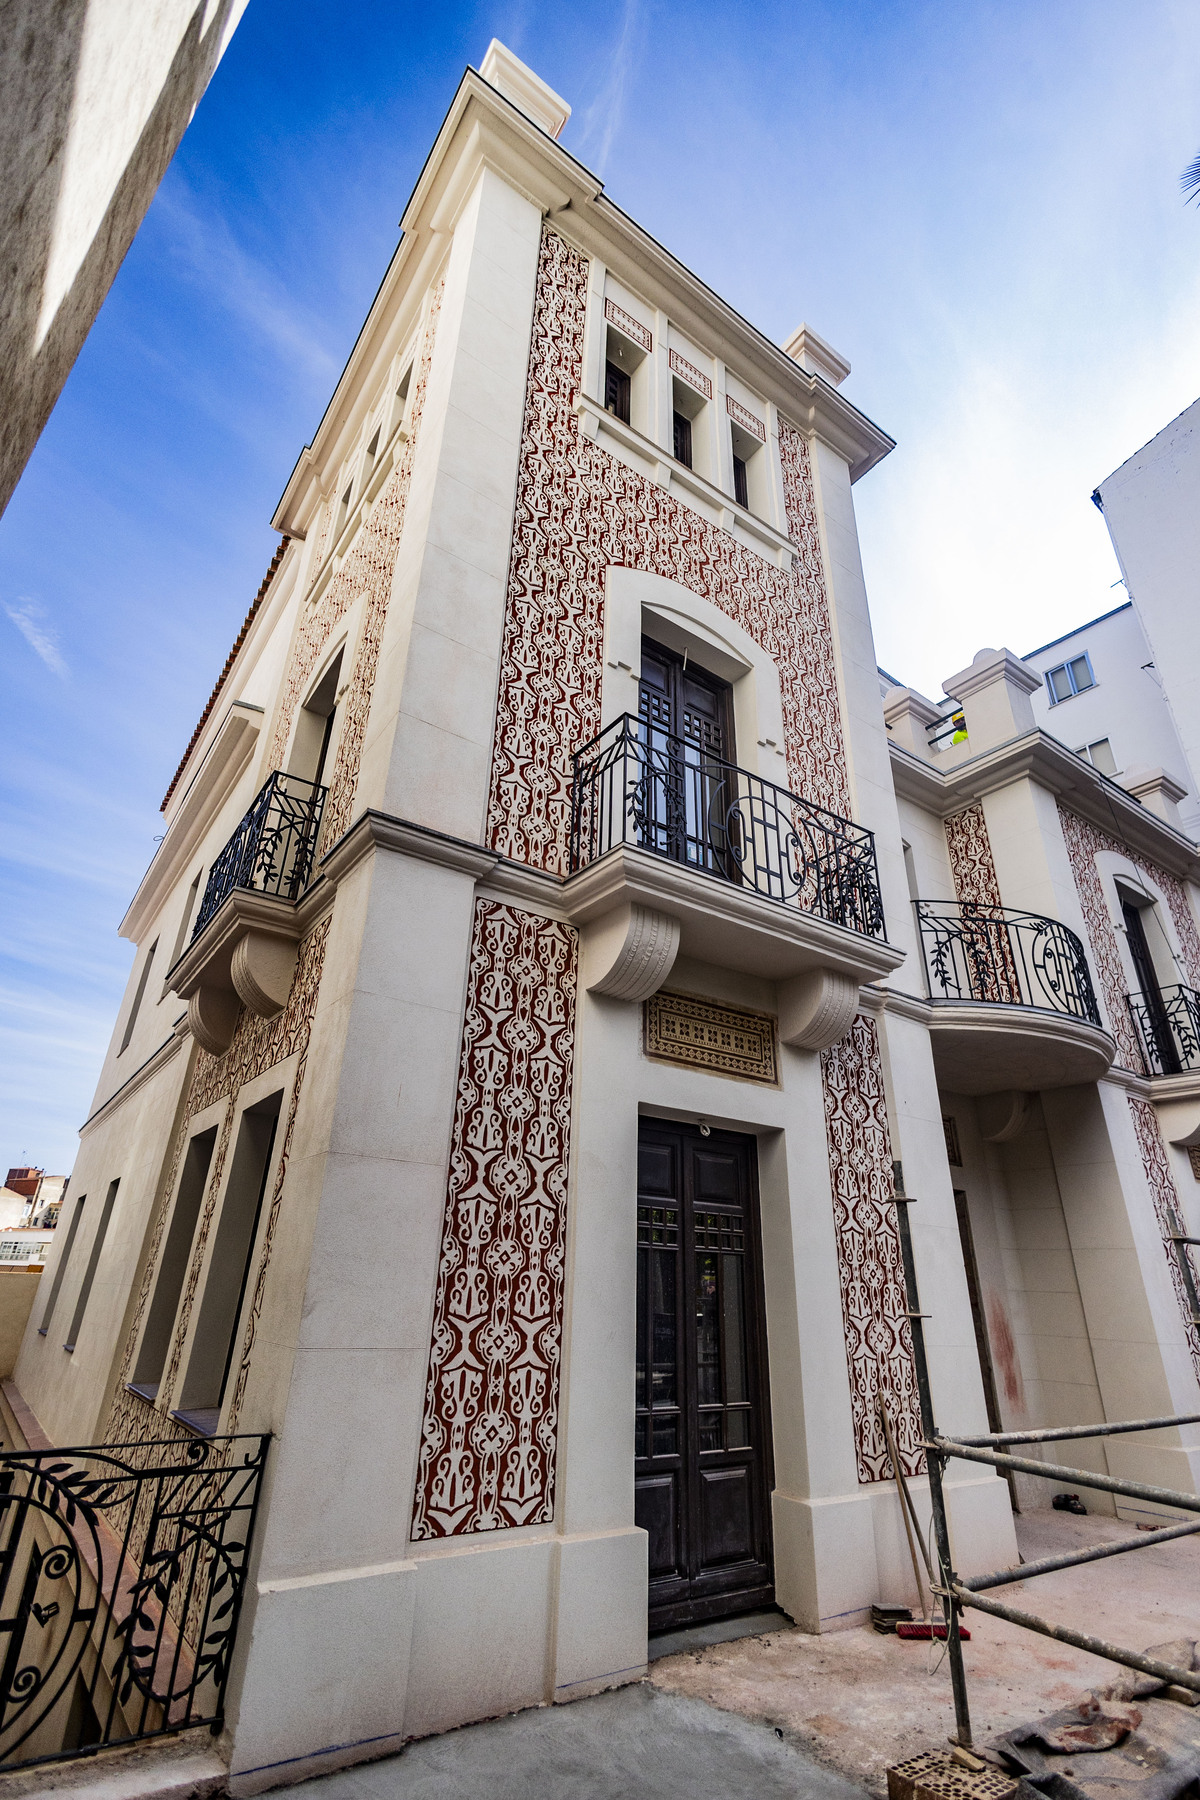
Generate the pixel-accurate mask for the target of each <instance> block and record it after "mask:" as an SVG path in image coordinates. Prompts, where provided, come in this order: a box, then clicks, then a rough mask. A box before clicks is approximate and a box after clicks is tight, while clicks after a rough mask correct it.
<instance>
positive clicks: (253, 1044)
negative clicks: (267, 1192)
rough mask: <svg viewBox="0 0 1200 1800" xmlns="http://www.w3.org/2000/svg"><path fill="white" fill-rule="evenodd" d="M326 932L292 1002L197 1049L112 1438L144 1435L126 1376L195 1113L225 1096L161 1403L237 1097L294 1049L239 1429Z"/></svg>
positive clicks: (305, 960) (314, 944)
mask: <svg viewBox="0 0 1200 1800" xmlns="http://www.w3.org/2000/svg"><path fill="white" fill-rule="evenodd" d="M328 936H329V920H328V919H322V921H321V923H320V924H319V925H317V926H316V927H315V929H314V930H312V931H311V932H310V933H309V934H308V936H307V937H306V938H305V939H304V941H303V943H302V944H301V945H300V951H299V955H298V957H297V960H296V972H295V975H294V976H293V978H292V987H291V992H290V993H289V995H288V999H287V1005H286V1006H285V1007H284V1009H283V1011H282V1012H281V1013H277V1014H276V1016H275V1017H274V1018H273V1019H262V1018H259V1017H257V1016H256V1015H255V1014H254V1013H250V1012H245V1011H243V1013H242V1015H241V1017H240V1018H239V1020H238V1024H237V1029H236V1031H235V1032H234V1034H233V1041H232V1043H231V1044H230V1046H229V1048H228V1050H226V1052H225V1054H224V1055H223V1056H210V1055H209V1053H208V1051H207V1050H201V1051H199V1053H198V1055H197V1058H196V1063H195V1067H194V1068H193V1070H192V1078H191V1082H190V1084H189V1087H188V1094H187V1099H186V1101H185V1102H184V1108H183V1121H182V1123H181V1124H180V1127H179V1130H178V1132H177V1133H176V1136H175V1143H174V1146H173V1150H172V1158H171V1173H170V1175H169V1177H168V1179H167V1182H166V1185H165V1186H164V1188H163V1193H162V1198H161V1200H160V1201H159V1206H158V1211H157V1213H156V1214H155V1218H154V1224H153V1227H152V1229H151V1240H150V1254H149V1256H148V1257H147V1258H146V1267H145V1271H144V1273H143V1276H142V1285H141V1289H140V1291H139V1293H138V1298H137V1305H136V1307H135V1309H134V1315H133V1319H132V1322H131V1323H130V1327H129V1333H128V1336H127V1337H126V1340H125V1352H124V1356H123V1359H122V1364H121V1373H120V1376H119V1378H118V1381H117V1391H116V1395H115V1397H114V1399H113V1404H112V1411H111V1413H110V1414H109V1420H108V1427H107V1429H106V1431H105V1435H104V1441H105V1443H107V1444H119V1443H125V1442H127V1441H129V1440H131V1439H133V1438H137V1437H140V1436H143V1435H144V1434H145V1431H146V1424H147V1407H148V1406H149V1404H150V1403H149V1402H148V1401H146V1400H143V1399H142V1398H141V1396H140V1395H138V1394H131V1393H130V1392H129V1391H128V1389H127V1387H126V1385H125V1384H126V1382H128V1381H129V1380H130V1379H131V1376H132V1372H133V1361H134V1354H135V1352H136V1350H137V1343H138V1338H139V1336H140V1335H141V1328H142V1320H143V1318H144V1317H145V1312H146V1307H147V1304H148V1303H149V1299H150V1294H151V1290H152V1289H153V1286H154V1278H155V1274H156V1272H157V1269H158V1259H159V1255H160V1253H161V1251H162V1244H163V1237H164V1234H165V1230H166V1224H167V1215H168V1213H169V1212H170V1208H171V1201H172V1199H173V1197H174V1194H175V1187H176V1183H177V1181H178V1178H179V1167H180V1162H181V1160H182V1157H183V1153H184V1150H185V1149H186V1147H187V1142H188V1138H189V1137H190V1135H191V1123H192V1120H193V1119H194V1118H195V1116H196V1115H197V1113H202V1112H204V1111H205V1110H206V1108H208V1107H210V1106H212V1105H213V1104H214V1103H215V1102H217V1101H219V1100H224V1102H225V1107H224V1112H223V1114H222V1118H221V1125H220V1131H219V1133H218V1137H217V1144H216V1148H215V1150H214V1152H213V1158H212V1162H211V1164H210V1166H209V1171H208V1179H207V1182H206V1185H205V1194H204V1203H203V1207H202V1211H201V1215H200V1223H199V1226H198V1228H197V1232H196V1242H195V1246H194V1249H193V1253H192V1260H191V1264H190V1266H189V1268H188V1274H187V1280H186V1283H185V1286H184V1291H183V1304H182V1306H181V1308H180V1315H179V1322H178V1325H177V1328H176V1332H175V1337H174V1340H173V1342H172V1345H171V1351H170V1355H169V1357H168V1360H167V1366H166V1369H165V1370H164V1373H163V1378H162V1382H161V1384H160V1387H159V1398H160V1400H161V1401H162V1403H163V1404H164V1405H166V1404H170V1403H172V1396H173V1393H174V1388H175V1382H176V1379H177V1377H178V1374H179V1364H180V1359H181V1357H182V1355H183V1345H184V1340H185V1338H186V1336H187V1328H188V1323H189V1321H190V1319H191V1311H192V1304H193V1301H194V1300H195V1296H196V1288H197V1286H198V1284H199V1281H200V1270H201V1267H202V1265H203V1262H204V1252H205V1247H206V1245H207V1243H208V1238H209V1233H210V1232H211V1230H212V1225H213V1215H214V1212H215V1209H216V1203H217V1194H218V1193H219V1192H220V1187H221V1175H222V1172H223V1171H224V1167H225V1158H226V1156H227V1154H228V1151H229V1141H230V1137H231V1136H232V1133H233V1121H234V1116H235V1113H236V1110H237V1097H238V1095H239V1093H240V1092H241V1090H242V1088H243V1087H244V1086H245V1085H246V1083H247V1082H248V1081H256V1080H257V1079H258V1077H259V1076H260V1075H265V1074H266V1072H267V1070H268V1069H273V1068H275V1067H276V1065H277V1064H279V1063H282V1062H286V1061H287V1060H288V1058H289V1057H292V1056H296V1055H297V1054H298V1056H299V1060H298V1062H297V1064H296V1074H295V1078H294V1080H293V1082H292V1094H291V1100H290V1102H289V1105H288V1113H287V1120H286V1123H285V1124H284V1128H283V1148H282V1151H281V1154H280V1158H279V1166H278V1169H277V1170H276V1174H275V1185H274V1187H273V1189H272V1191H271V1201H270V1206H269V1208H268V1214H267V1228H266V1230H265V1231H264V1233H263V1243H262V1249H261V1251H260V1253H259V1259H258V1266H257V1268H256V1270H255V1277H254V1288H253V1290H252V1300H251V1304H250V1309H249V1312H248V1313H247V1316H246V1323H245V1328H244V1332H243V1338H242V1346H241V1352H240V1356H239V1360H238V1365H237V1375H236V1377H235V1380H234V1392H233V1400H232V1402H231V1405H230V1415H229V1423H228V1426H227V1429H228V1430H229V1431H236V1429H237V1417H238V1414H239V1412H240V1410H241V1404H242V1397H243V1394H244V1393H245V1388H246V1377H247V1375H248V1373H249V1367H250V1355H251V1351H252V1350H253V1348H254V1339H255V1335H256V1332H257V1328H258V1320H259V1316H260V1314H261V1311H262V1299H263V1291H264V1288H265V1285H266V1277H267V1265H268V1263H269V1262H270V1258H271V1249H272V1245H273V1243H274V1238H275V1228H276V1224H277V1222H278V1218H279V1208H280V1203H281V1200H282V1196H283V1184H284V1178H285V1176H286V1174H287V1166H288V1156H289V1154H290V1151H291V1146H292V1132H293V1130H294V1128H295V1122H296V1108H297V1107H298V1105H299V1103H300V1091H301V1088H302V1087H303V1085H304V1072H305V1069H306V1067H307V1063H308V1041H309V1037H310V1035H311V1032H312V1021H313V1014H314V1012H315V1011H316V1005H317V992H318V989H319V987H320V984H321V970H322V967H323V965H324V961H325V945H326V941H327V939H328Z"/></svg>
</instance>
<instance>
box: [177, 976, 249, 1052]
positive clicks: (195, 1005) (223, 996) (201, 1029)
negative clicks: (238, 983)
mask: <svg viewBox="0 0 1200 1800" xmlns="http://www.w3.org/2000/svg"><path fill="white" fill-rule="evenodd" d="M241 1010H242V1008H241V1002H240V1001H239V1000H238V997H237V995H236V994H235V993H234V992H233V991H232V990H231V989H230V988H222V987H198V988H197V989H196V990H195V992H194V993H193V994H192V995H191V996H190V998H189V1000H188V1010H187V1018H188V1027H189V1029H190V1030H191V1034H192V1036H193V1037H194V1038H195V1040H196V1042H197V1043H198V1044H199V1046H200V1048H201V1049H202V1050H207V1051H208V1053H209V1055H210V1056H224V1054H225V1052H226V1050H228V1048H229V1046H230V1044H231V1043H232V1042H233V1034H234V1031H235V1029H236V1027H237V1022H238V1014H239V1013H240V1012H241Z"/></svg>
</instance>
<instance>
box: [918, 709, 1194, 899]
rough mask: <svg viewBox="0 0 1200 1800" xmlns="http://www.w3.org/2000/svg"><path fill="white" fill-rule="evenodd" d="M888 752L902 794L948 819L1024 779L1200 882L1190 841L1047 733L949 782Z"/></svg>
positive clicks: (966, 767) (1029, 736)
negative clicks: (974, 802)
mask: <svg viewBox="0 0 1200 1800" xmlns="http://www.w3.org/2000/svg"><path fill="white" fill-rule="evenodd" d="M888 748H889V750H890V751H891V763H892V780H893V784H894V786H895V789H896V792H897V794H899V795H900V796H901V797H902V798H903V799H906V800H911V801H913V802H914V803H915V804H916V805H918V806H922V807H924V808H925V809H926V810H927V811H929V812H933V813H936V814H938V815H939V816H940V817H941V818H945V817H947V815H948V814H950V813H954V812H958V811H960V810H961V808H963V807H964V806H969V805H970V804H971V803H972V801H975V800H981V799H983V798H984V796H985V795H987V794H991V793H994V792H996V790H997V789H999V788H1004V787H1008V786H1010V785H1011V783H1012V782H1014V781H1019V780H1021V779H1022V778H1023V777H1024V778H1026V779H1029V780H1032V781H1036V782H1038V783H1039V784H1040V786H1042V787H1044V788H1046V789H1047V790H1048V791H1049V792H1050V793H1052V794H1053V795H1054V796H1055V798H1056V799H1059V800H1062V801H1063V803H1064V805H1066V806H1068V807H1069V808H1070V810H1071V811H1072V812H1077V813H1079V814H1080V816H1081V817H1082V818H1085V819H1087V820H1089V821H1090V823H1091V824H1093V825H1098V826H1099V827H1100V828H1101V830H1103V831H1108V832H1111V833H1112V834H1113V836H1115V837H1117V838H1119V839H1120V840H1121V841H1122V842H1123V843H1124V844H1125V845H1126V846H1127V847H1128V848H1129V849H1131V850H1136V851H1138V852H1139V853H1140V854H1141V855H1143V856H1145V857H1147V858H1148V859H1149V860H1150V861H1152V862H1155V863H1158V864H1159V865H1160V866H1161V867H1162V868H1164V869H1167V870H1169V871H1170V873H1171V874H1172V875H1178V876H1180V877H1181V878H1182V879H1184V880H1188V881H1200V851H1198V850H1197V846H1196V845H1195V844H1194V843H1193V842H1192V840H1191V839H1190V838H1188V837H1185V836H1184V834H1183V833H1182V832H1181V831H1176V830H1175V829H1174V827H1173V826H1171V825H1168V824H1167V823H1166V822H1165V821H1164V820H1162V819H1159V818H1157V817H1156V816H1155V814H1154V813H1152V812H1148V811H1147V810H1146V808H1145V807H1144V806H1141V805H1139V803H1138V801H1136V800H1135V799H1134V798H1133V796H1132V795H1130V794H1127V793H1126V792H1125V790H1124V788H1122V787H1119V786H1118V785H1117V783H1116V782H1115V781H1109V780H1108V779H1107V777H1105V776H1104V775H1101V774H1100V772H1099V770H1097V769H1093V768H1092V766H1091V764H1090V763H1086V762H1084V760H1083V758H1082V757H1080V756H1076V755H1075V753H1074V751H1073V750H1068V749H1067V747H1066V745H1065V744H1060V743H1059V741H1058V739H1057V738H1052V737H1050V736H1048V735H1047V733H1046V732H1044V731H1030V732H1026V733H1025V734H1024V736H1022V737H1019V738H1012V739H1010V740H1009V742H1008V743H1006V744H998V745H996V747H995V748H994V749H992V750H985V751H984V752H983V753H982V754H981V755H979V756H972V757H968V758H967V759H966V760H965V761H962V762H958V763H955V765H954V766H953V767H952V768H950V769H948V770H947V771H946V773H945V774H944V775H943V774H942V773H941V771H940V770H938V769H936V768H933V767H931V766H930V765H929V764H928V763H925V762H922V760H921V759H920V757H917V756H914V755H913V754H912V752H911V751H909V750H905V749H903V748H902V747H901V746H900V745H899V744H896V743H890V742H889V745H888Z"/></svg>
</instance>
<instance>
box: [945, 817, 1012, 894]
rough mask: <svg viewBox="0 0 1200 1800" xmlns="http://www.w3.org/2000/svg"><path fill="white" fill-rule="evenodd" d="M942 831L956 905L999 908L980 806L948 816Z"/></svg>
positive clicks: (997, 885)
mask: <svg viewBox="0 0 1200 1800" xmlns="http://www.w3.org/2000/svg"><path fill="white" fill-rule="evenodd" d="M944 830H945V833H946V849H947V850H948V851H949V852H950V873H951V874H952V875H953V877H954V892H955V893H956V894H957V896H958V903H959V905H960V906H964V905H966V904H968V903H973V904H975V905H977V906H999V905H1000V904H1001V901H1000V883H999V882H998V881H997V880H996V865H995V863H994V862H993V860H992V840H991V839H990V838H989V836H988V828H987V821H986V819H985V818H984V816H983V807H982V806H980V804H979V803H978V801H976V803H975V805H974V806H967V807H964V809H963V811H962V812H957V813H952V814H951V816H950V817H949V818H948V819H946V820H945V821H944Z"/></svg>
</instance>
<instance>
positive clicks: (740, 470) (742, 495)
mask: <svg viewBox="0 0 1200 1800" xmlns="http://www.w3.org/2000/svg"><path fill="white" fill-rule="evenodd" d="M733 497H734V499H735V500H736V501H737V503H738V505H739V506H744V507H745V508H746V511H747V512H749V510H750V484H749V482H748V481H747V480H746V465H745V463H744V462H743V461H742V459H741V457H740V456H738V455H737V453H736V451H735V453H734V458H733Z"/></svg>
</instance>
